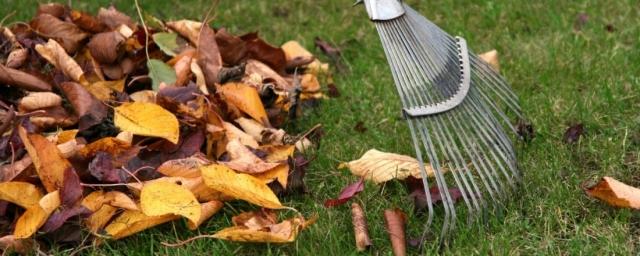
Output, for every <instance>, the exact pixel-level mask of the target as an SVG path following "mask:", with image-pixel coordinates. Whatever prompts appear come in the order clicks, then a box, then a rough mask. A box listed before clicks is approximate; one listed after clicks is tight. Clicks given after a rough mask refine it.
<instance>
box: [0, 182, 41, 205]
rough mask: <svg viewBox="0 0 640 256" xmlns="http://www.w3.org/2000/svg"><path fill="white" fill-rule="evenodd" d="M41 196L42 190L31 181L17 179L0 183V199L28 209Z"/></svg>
mask: <svg viewBox="0 0 640 256" xmlns="http://www.w3.org/2000/svg"><path fill="white" fill-rule="evenodd" d="M41 198H42V192H40V190H39V189H38V188H37V187H36V186H35V185H33V184H31V183H26V182H17V181H14V182H3V183H0V200H4V201H7V202H10V203H13V204H17V205H18V206H20V207H22V208H25V209H29V208H31V207H32V206H35V205H37V204H38V202H39V201H40V199H41Z"/></svg>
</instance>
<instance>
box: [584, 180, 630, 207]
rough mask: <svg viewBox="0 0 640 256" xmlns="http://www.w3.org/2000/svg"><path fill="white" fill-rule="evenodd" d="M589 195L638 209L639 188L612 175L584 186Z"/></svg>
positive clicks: (611, 203) (610, 202)
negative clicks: (596, 182)
mask: <svg viewBox="0 0 640 256" xmlns="http://www.w3.org/2000/svg"><path fill="white" fill-rule="evenodd" d="M584 191H585V192H586V193H587V195H589V196H590V197H595V198H597V199H600V200H602V201H604V202H606V203H608V204H610V205H612V206H615V207H622V208H631V209H636V210H640V189H638V188H634V187H632V186H629V185H627V184H624V183H622V182H620V181H617V180H616V179H614V178H612V177H603V178H602V180H601V181H600V182H598V184H596V185H594V186H592V187H589V188H585V190H584Z"/></svg>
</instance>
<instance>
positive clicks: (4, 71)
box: [0, 65, 52, 92]
mask: <svg viewBox="0 0 640 256" xmlns="http://www.w3.org/2000/svg"><path fill="white" fill-rule="evenodd" d="M0 83H3V84H7V85H10V86H16V87H20V88H22V89H25V90H27V91H47V92H48V91H51V89H52V87H51V84H49V83H48V82H46V81H44V80H42V79H40V78H38V77H36V76H33V75H31V74H28V73H25V72H22V71H20V70H17V69H12V68H8V67H5V66H4V65H0Z"/></svg>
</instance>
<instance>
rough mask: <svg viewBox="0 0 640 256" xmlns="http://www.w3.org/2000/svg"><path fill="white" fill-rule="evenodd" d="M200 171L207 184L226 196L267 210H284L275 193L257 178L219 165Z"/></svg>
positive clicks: (203, 168) (204, 167) (202, 168)
mask: <svg viewBox="0 0 640 256" xmlns="http://www.w3.org/2000/svg"><path fill="white" fill-rule="evenodd" d="M200 170H201V171H202V177H203V178H204V182H205V184H206V185H207V186H209V187H210V188H213V189H215V190H218V191H220V192H222V193H223V194H225V195H228V196H231V197H233V198H237V199H241V200H244V201H247V202H250V203H252V204H255V205H259V206H262V207H265V208H270V209H280V208H284V207H283V206H282V204H281V203H280V200H278V197H276V195H275V194H274V193H273V191H271V189H269V187H267V185H265V184H264V183H263V182H262V181H261V180H260V179H258V178H256V177H253V176H251V175H248V174H243V173H236V172H234V171H233V170H231V169H229V168H227V167H226V166H223V165H217V164H213V165H208V166H203V167H201V168H200Z"/></svg>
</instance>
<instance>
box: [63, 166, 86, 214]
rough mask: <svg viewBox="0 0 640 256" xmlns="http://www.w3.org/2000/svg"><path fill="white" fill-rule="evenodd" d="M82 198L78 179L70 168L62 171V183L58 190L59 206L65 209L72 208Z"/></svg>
mask: <svg viewBox="0 0 640 256" xmlns="http://www.w3.org/2000/svg"><path fill="white" fill-rule="evenodd" d="M81 198H82V185H80V177H78V174H77V173H76V171H75V170H74V169H73V168H72V167H71V168H67V169H66V170H65V171H64V182H63V183H62V187H61V188H60V200H61V205H62V206H63V207H65V208H71V207H73V206H74V205H75V204H76V203H77V202H78V201H80V199H81Z"/></svg>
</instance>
